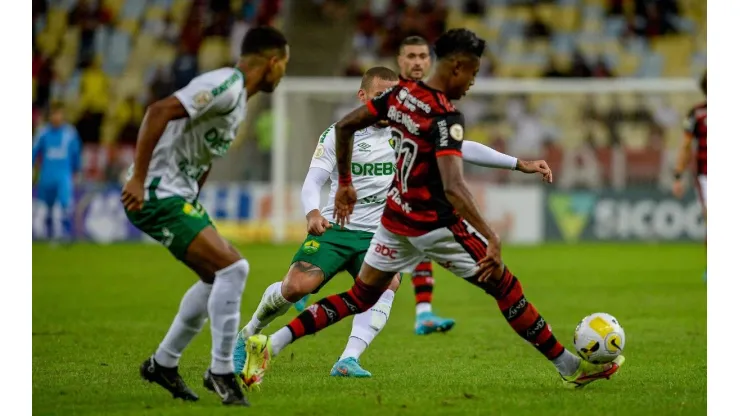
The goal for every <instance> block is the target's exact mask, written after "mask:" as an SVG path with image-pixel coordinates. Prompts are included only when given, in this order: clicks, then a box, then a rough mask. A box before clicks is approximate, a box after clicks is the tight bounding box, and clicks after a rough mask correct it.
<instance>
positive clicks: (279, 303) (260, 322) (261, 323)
mask: <svg viewBox="0 0 740 416" xmlns="http://www.w3.org/2000/svg"><path fill="white" fill-rule="evenodd" d="M282 287H283V282H275V283H273V284H271V285H270V286H268V287H267V289H265V293H264V294H263V295H262V299H261V300H260V304H259V305H258V306H257V310H256V311H254V315H252V319H251V320H250V321H249V323H248V324H247V326H246V328H245V329H246V333H245V334H243V335H245V337H249V336H252V335H254V334H257V333H259V332H260V331H262V330H263V329H264V328H265V327H266V326H267V325H269V324H270V322H272V321H273V320H274V319H275V318H277V317H278V316H281V315H283V314H285V312H287V311H288V309H290V306H291V305H293V303H292V302H289V301H288V300H286V299H285V298H284V297H283V294H282Z"/></svg>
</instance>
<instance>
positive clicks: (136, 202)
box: [121, 178, 144, 211]
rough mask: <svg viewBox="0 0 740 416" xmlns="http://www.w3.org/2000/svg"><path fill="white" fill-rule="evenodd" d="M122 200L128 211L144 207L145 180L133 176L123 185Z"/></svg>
mask: <svg viewBox="0 0 740 416" xmlns="http://www.w3.org/2000/svg"><path fill="white" fill-rule="evenodd" d="M121 202H122V203H123V207H124V208H126V210H127V211H140V210H141V209H142V208H144V181H142V180H139V179H136V178H131V179H129V180H128V182H126V184H125V185H123V191H121Z"/></svg>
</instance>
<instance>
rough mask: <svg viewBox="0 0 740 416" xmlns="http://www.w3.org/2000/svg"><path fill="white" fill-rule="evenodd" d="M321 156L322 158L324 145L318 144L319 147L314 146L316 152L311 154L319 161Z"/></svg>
mask: <svg viewBox="0 0 740 416" xmlns="http://www.w3.org/2000/svg"><path fill="white" fill-rule="evenodd" d="M321 156H324V145H323V144H321V143H319V145H318V146H316V151H315V152H313V158H314V159H319V158H321Z"/></svg>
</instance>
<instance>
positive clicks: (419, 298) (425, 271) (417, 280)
mask: <svg viewBox="0 0 740 416" xmlns="http://www.w3.org/2000/svg"><path fill="white" fill-rule="evenodd" d="M411 283H412V284H413V285H414V292H415V293H416V304H417V305H418V304H420V303H432V291H433V290H434V277H432V262H431V261H426V260H425V261H422V262H421V263H419V264H418V265H417V266H416V268H415V269H414V272H413V273H412V274H411Z"/></svg>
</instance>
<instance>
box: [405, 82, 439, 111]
mask: <svg viewBox="0 0 740 416" xmlns="http://www.w3.org/2000/svg"><path fill="white" fill-rule="evenodd" d="M398 101H399V102H401V103H403V106H404V107H406V108H408V109H409V110H410V111H416V109H417V108H419V109H421V110H423V111H424V112H425V113H427V114H429V113H430V112H431V111H432V107H431V106H430V105H429V104H427V103H425V102H424V101H422V100H420V99H418V98H416V97H415V96H414V95H413V94H411V93H410V92H409V89H408V88H406V87H404V88H401V90H399V91H398Z"/></svg>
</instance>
